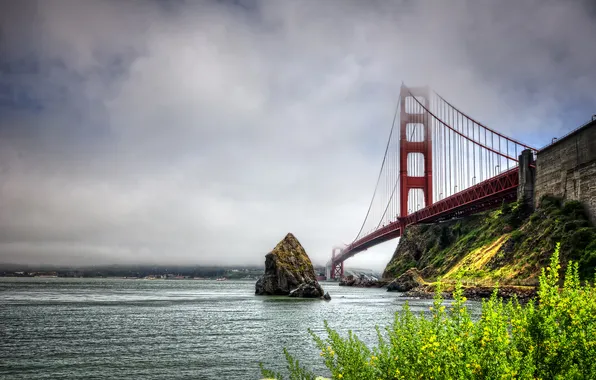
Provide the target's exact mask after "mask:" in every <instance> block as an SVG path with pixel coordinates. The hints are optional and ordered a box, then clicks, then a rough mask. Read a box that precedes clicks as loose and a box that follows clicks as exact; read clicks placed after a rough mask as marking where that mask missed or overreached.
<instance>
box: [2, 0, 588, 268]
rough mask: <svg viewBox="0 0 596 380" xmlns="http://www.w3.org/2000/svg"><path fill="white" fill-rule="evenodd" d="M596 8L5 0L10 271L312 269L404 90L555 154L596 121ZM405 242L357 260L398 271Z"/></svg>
mask: <svg viewBox="0 0 596 380" xmlns="http://www.w3.org/2000/svg"><path fill="white" fill-rule="evenodd" d="M595 19H596V13H595V9H594V7H593V6H589V2H587V1H586V2H582V1H572V0H560V1H558V0H557V1H555V0H524V1H518V2H513V1H508V2H498V1H478V0H469V1H465V0H457V1H449V2H444V1H397V0H396V1H356V0H337V1H334V0H328V1H310V0H305V1H273V0H270V1H257V0H254V1H248V0H246V1H241V0H237V1H223V0H222V1H215V0H213V1H176V0H171V1H157V0H154V1H137V2H133V1H99V0H98V1H93V2H91V1H78V0H73V1H68V0H64V1H62V0H44V1H28V0H21V1H10V0H0V262H11V263H56V264H77V265H80V264H97V263H133V262H134V263H137V262H142V263H174V262H175V263H199V264H214V263H220V264H229V263H238V264H244V263H246V264H257V263H262V262H263V256H264V254H266V253H267V252H268V251H269V250H271V248H272V247H273V246H274V245H275V244H276V243H277V241H279V240H280V239H281V238H282V237H283V236H284V235H285V234H286V233H287V232H289V231H291V232H293V233H294V234H295V235H296V236H297V237H298V238H299V240H300V241H301V243H302V244H303V245H304V246H305V248H306V249H307V252H308V253H309V255H310V256H311V258H312V259H313V261H314V262H315V263H321V264H322V263H324V262H325V261H326V260H327V259H328V257H329V256H330V251H331V248H332V246H334V245H336V244H341V243H348V242H350V241H351V240H352V238H353V237H354V235H355V234H356V233H357V232H358V229H359V227H360V224H361V222H362V218H363V217H364V214H365V212H366V209H367V207H368V202H369V200H370V196H371V193H372V190H373V188H374V184H375V180H376V175H377V173H378V169H379V166H380V162H381V159H382V154H383V149H384V144H385V142H386V138H387V135H388V132H389V128H390V127H391V119H392V116H393V108H394V104H395V102H396V100H397V96H398V94H399V86H400V84H401V82H402V81H404V82H405V83H406V84H408V85H413V86H415V85H421V84H428V85H430V86H431V87H432V88H433V89H435V90H436V91H437V92H438V93H440V94H441V95H443V96H444V97H446V98H447V99H448V100H450V101H451V102H453V103H454V104H456V105H457V106H458V107H459V108H461V109H463V110H464V111H466V112H467V113H469V114H471V115H472V116H473V117H475V118H477V119H479V120H481V121H482V122H483V123H485V124H487V125H489V126H491V127H493V128H494V129H496V130H498V131H501V132H503V133H506V134H508V135H510V136H512V137H514V138H517V139H520V140H522V141H524V142H526V143H529V144H531V145H533V146H536V147H540V146H542V145H544V144H546V143H547V142H548V141H550V139H551V138H552V137H554V136H558V135H561V134H563V133H564V132H566V131H568V130H571V129H573V128H575V127H577V126H579V125H580V124H582V123H583V122H585V121H587V119H589V118H590V117H591V115H592V114H594V113H596V91H594V86H595V85H596V49H594V41H596V22H595ZM394 248H395V242H391V243H387V244H385V245H382V246H379V247H376V248H373V249H371V250H369V251H367V252H363V253H361V254H359V255H358V256H356V257H355V258H353V259H351V260H350V261H348V262H347V264H348V265H349V266H357V267H369V268H376V269H381V268H382V267H383V266H384V264H385V263H386V262H387V261H388V259H389V257H390V256H391V253H392V251H393V249H394Z"/></svg>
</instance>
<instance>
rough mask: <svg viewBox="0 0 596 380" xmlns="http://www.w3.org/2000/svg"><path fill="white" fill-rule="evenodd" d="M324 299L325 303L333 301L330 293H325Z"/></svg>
mask: <svg viewBox="0 0 596 380" xmlns="http://www.w3.org/2000/svg"><path fill="white" fill-rule="evenodd" d="M323 299H324V300H325V301H331V296H330V295H329V292H327V293H325V295H324V296H323Z"/></svg>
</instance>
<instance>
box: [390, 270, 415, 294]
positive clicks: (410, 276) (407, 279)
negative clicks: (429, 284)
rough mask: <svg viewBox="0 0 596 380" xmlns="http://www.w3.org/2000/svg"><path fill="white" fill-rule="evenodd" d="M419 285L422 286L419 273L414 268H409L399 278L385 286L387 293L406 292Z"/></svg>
mask: <svg viewBox="0 0 596 380" xmlns="http://www.w3.org/2000/svg"><path fill="white" fill-rule="evenodd" d="M420 285H424V280H423V279H422V276H421V275H420V272H419V271H418V269H416V268H410V269H408V270H407V271H405V272H404V273H403V274H402V275H401V276H399V277H398V278H396V279H395V280H393V281H391V283H390V284H389V285H388V286H387V291H388V292H407V291H408V290H412V289H414V288H416V287H418V286H420Z"/></svg>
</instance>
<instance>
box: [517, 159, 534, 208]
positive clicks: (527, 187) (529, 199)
mask: <svg viewBox="0 0 596 380" xmlns="http://www.w3.org/2000/svg"><path fill="white" fill-rule="evenodd" d="M535 182H536V162H535V161H534V153H533V152H532V150H530V149H525V150H523V151H522V152H521V154H520V156H519V186H518V188H517V200H518V201H520V202H522V203H523V204H524V205H525V206H528V207H529V209H530V210H533V209H534V184H535Z"/></svg>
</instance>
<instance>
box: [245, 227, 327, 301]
mask: <svg viewBox="0 0 596 380" xmlns="http://www.w3.org/2000/svg"><path fill="white" fill-rule="evenodd" d="M255 294H257V295H284V296H285V295H287V296H290V297H303V298H324V299H327V300H328V299H331V297H330V296H329V293H324V291H323V288H322V287H321V285H320V284H319V282H318V281H317V277H316V274H315V270H314V268H313V265H312V262H311V261H310V258H309V257H308V255H307V254H306V251H305V250H304V248H303V247H302V245H301V244H300V242H299V241H298V239H296V237H294V235H292V234H291V233H288V234H287V235H286V237H285V238H283V240H282V241H280V242H279V243H278V244H277V245H276V246H275V248H273V250H272V251H271V252H270V253H268V254H267V255H265V274H263V276H261V277H260V278H259V279H258V280H257V283H256V284H255Z"/></svg>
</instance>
